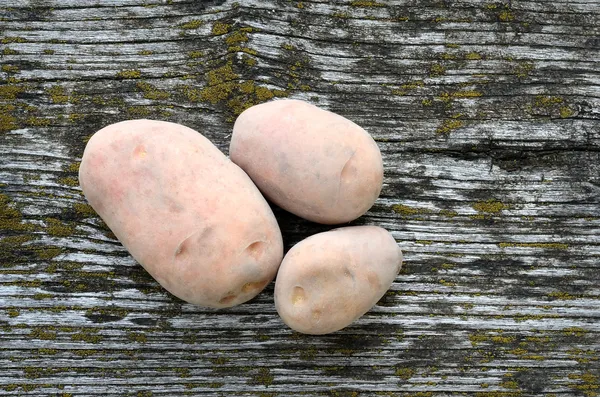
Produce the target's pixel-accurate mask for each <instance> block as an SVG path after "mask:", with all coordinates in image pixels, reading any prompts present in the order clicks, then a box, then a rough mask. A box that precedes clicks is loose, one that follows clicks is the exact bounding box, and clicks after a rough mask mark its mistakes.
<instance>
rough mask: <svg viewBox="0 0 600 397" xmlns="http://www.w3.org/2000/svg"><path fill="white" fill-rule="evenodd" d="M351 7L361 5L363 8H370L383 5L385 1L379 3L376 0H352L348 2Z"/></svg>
mask: <svg viewBox="0 0 600 397" xmlns="http://www.w3.org/2000/svg"><path fill="white" fill-rule="evenodd" d="M350 5H351V6H352V7H363V8H371V7H385V3H380V2H377V1H370V0H354V1H352V2H350Z"/></svg>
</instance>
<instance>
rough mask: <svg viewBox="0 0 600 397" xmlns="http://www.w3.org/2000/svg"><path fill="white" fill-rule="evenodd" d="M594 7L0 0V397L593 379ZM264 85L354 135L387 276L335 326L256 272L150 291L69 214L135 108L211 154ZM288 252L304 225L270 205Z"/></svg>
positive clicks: (469, 391)
mask: <svg viewBox="0 0 600 397" xmlns="http://www.w3.org/2000/svg"><path fill="white" fill-rule="evenodd" d="M599 37H600V3H599V2H598V1H597V0H576V1H566V0H560V1H552V2H549V1H525V0H513V1H508V2H480V1H475V0H463V1H455V0H451V1H433V0H424V1H412V0H394V1H385V2H384V1H301V2H298V1H284V0H268V1H256V0H252V1H244V2H239V3H234V2H230V1H202V2H200V1H185V0H182V1H178V0H167V1H157V0H148V1H142V0H118V1H117V0H94V1H83V0H60V1H58V0H45V1H40V0H0V54H1V55H0V56H1V70H0V79H1V80H0V326H1V328H0V367H1V368H2V371H0V395H14V396H18V395H28V396H48V395H52V396H65V397H66V396H100V395H101V396H122V395H129V396H179V395H191V396H201V395H219V396H229V395H240V396H286V395H306V396H313V395H314V396H316V395H329V396H376V395H389V396H404V395H406V396H409V395H410V396H419V397H430V396H434V395H440V396H441V395H444V396H446V395H458V394H461V395H474V396H477V397H521V396H523V397H525V396H531V395H546V396H552V395H554V396H585V397H594V396H597V395H598V394H599V393H600V381H599V377H600V364H599V362H598V359H599V357H600V352H599V349H600V342H599V341H600V321H599V319H600V63H599V59H600V39H599ZM278 97H290V98H298V99H304V100H307V101H311V102H312V103H315V104H317V105H318V106H322V107H324V108H326V109H329V110H332V111H335V112H337V113H340V114H342V115H344V116H346V117H348V118H349V119H351V120H353V121H355V122H356V123H358V124H360V125H362V126H363V127H365V128H366V129H367V130H368V131H369V132H370V133H371V134H372V135H373V136H374V138H375V139H376V141H377V143H378V145H379V147H380V149H381V151H382V154H383V156H384V163H385V185H384V189H383V191H382V195H381V197H380V199H379V200H378V201H377V203H376V204H375V206H374V207H373V208H372V209H371V210H370V211H369V213H368V214H367V215H366V216H364V217H362V218H360V219H359V220H357V221H356V222H354V223H355V224H376V225H381V226H383V227H385V228H387V229H388V230H390V231H392V233H393V235H394V237H395V238H396V239H397V241H398V244H399V246H400V247H401V248H402V249H403V251H404V253H405V259H406V264H405V269H404V270H403V272H402V274H401V275H399V276H398V278H397V279H396V281H395V283H394V284H393V286H392V288H391V289H390V291H389V292H388V293H387V294H386V296H385V297H384V298H383V299H382V300H381V301H380V302H379V303H378V305H377V306H376V307H374V308H373V309H372V310H371V311H370V312H369V313H368V314H367V315H366V316H364V317H363V318H361V319H360V320H358V321H357V322H356V323H355V324H353V325H352V326H350V327H349V328H347V329H345V330H343V331H341V332H338V333H335V334H332V335H326V336H319V337H314V336H311V337H309V336H304V335H300V334H297V333H294V332H292V331H290V330H289V329H287V328H286V327H285V326H284V325H283V323H282V322H281V321H280V319H279V318H278V316H277V313H276V312H275V309H274V305H273V296H272V294H273V289H272V286H269V287H268V288H267V290H266V291H265V292H264V293H263V294H261V295H260V296H259V297H257V298H256V299H254V300H253V301H252V302H250V303H248V304H244V305H241V306H238V307H235V308H232V309H229V310H220V311H217V310H207V309H202V308H199V307H194V306H192V305H189V304H186V303H183V302H181V301H179V300H177V299H176V298H174V297H172V296H170V295H169V294H167V293H166V292H165V291H164V290H162V289H161V288H160V286H159V285H158V284H157V283H156V282H154V281H153V280H152V279H151V278H150V277H149V276H148V275H147V273H145V272H144V271H143V269H142V268H141V267H140V266H139V265H138V264H136V263H135V261H134V260H133V259H132V258H131V257H130V256H129V255H128V254H127V252H126V251H125V250H124V249H123V247H122V246H121V245H120V244H119V243H118V242H117V241H116V240H115V239H114V236H112V234H111V233H110V231H109V230H108V229H107V228H106V227H105V226H104V225H103V223H102V222H101V220H100V219H99V218H98V217H97V216H96V215H95V214H94V213H93V211H91V209H90V207H89V206H87V205H86V203H85V199H84V198H83V196H82V194H81V190H80V189H79V187H78V181H77V169H78V161H79V160H80V157H81V154H82V152H83V148H84V147H85V142H86V139H87V138H89V136H90V135H91V134H93V133H94V132H95V131H96V130H98V129H100V128H102V127H103V126H105V125H107V124H110V123H113V122H116V121H120V120H125V119H131V118H154V119H161V120H168V121H174V122H179V123H182V124H185V125H187V126H189V127H192V128H195V129H197V130H198V131H200V132H201V133H203V134H204V135H205V136H207V137H208V138H209V139H211V140H212V141H213V142H214V143H215V144H216V145H217V146H218V147H219V148H220V149H222V150H223V151H225V152H226V151H227V147H228V142H229V134H230V132H231V128H232V122H233V120H235V117H236V116H237V115H238V114H239V113H240V112H241V111H242V110H243V109H245V108H247V107H249V106H251V105H253V104H257V103H261V102H264V101H267V100H271V99H274V98H278ZM275 212H276V215H277V216H278V218H279V220H280V224H281V228H282V230H283V232H284V240H285V243H286V246H287V247H288V248H289V247H290V246H291V245H293V244H294V243H295V242H297V241H299V240H301V239H302V238H305V237H307V236H308V235H310V234H312V233H315V232H318V231H322V230H327V227H324V226H319V225H315V224H311V223H310V222H307V221H303V220H300V219H298V218H296V217H294V216H292V215H289V214H286V213H284V212H283V211H282V210H279V209H277V208H275Z"/></svg>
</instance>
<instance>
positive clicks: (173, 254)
mask: <svg viewBox="0 0 600 397" xmlns="http://www.w3.org/2000/svg"><path fill="white" fill-rule="evenodd" d="M79 181H80V184H81V188H82V189H83V192H84V194H85V197H86V198H87V200H88V201H89V203H90V205H91V206H92V207H93V208H94V210H96V212H98V214H99V215H100V216H101V217H102V219H103V220H104V221H105V222H106V224H107V225H108V227H110V229H111V230H112V231H113V233H114V234H115V236H117V238H118V239H119V241H121V243H122V244H123V245H124V246H125V248H127V250H128V251H129V252H130V253H131V255H132V256H133V257H134V258H135V259H136V260H137V261H138V262H139V263H140V264H141V265H142V266H143V267H144V268H145V269H146V270H147V271H148V273H150V275H152V277H154V278H155V279H156V280H157V281H158V282H159V283H160V284H161V285H162V286H163V287H164V288H166V289H167V290H168V291H169V292H171V293H172V294H173V295H175V296H177V297H179V298H181V299H183V300H185V301H187V302H190V303H194V304H197V305H201V306H207V307H214V308H223V307H229V306H234V305H237V304H240V303H242V302H245V301H247V300H249V299H251V298H252V297H254V296H256V295H257V294H258V293H259V292H260V291H261V290H262V289H263V288H264V287H265V286H266V285H267V284H268V283H269V282H270V281H271V280H272V279H273V278H274V277H275V274H276V272H277V268H278V266H279V264H280V263H281V258H282V256H283V244H282V237H281V232H280V230H279V226H278V224H277V221H276V220H275V216H274V215H273V212H272V211H271V209H270V207H269V205H268V204H267V202H266V200H265V199H264V198H263V197H262V195H261V194H260V192H259V191H258V189H257V188H256V186H255V185H254V184H253V183H252V181H251V180H250V178H248V176H247V175H246V174H245V173H244V171H242V170H241V169H240V168H239V167H238V166H237V165H235V164H233V163H232V162H231V161H229V160H228V159H227V157H225V155H223V153H221V152H220V151H219V149H217V147H215V146H214V145H213V144H212V143H211V142H210V141H209V140H208V139H206V138H205V137H203V136H202V135H200V134H199V133H198V132H196V131H194V130H192V129H190V128H187V127H184V126H182V125H178V124H174V123H168V122H163V121H153V120H130V121H124V122H120V123H117V124H113V125H110V126H108V127H106V128H103V129H101V130H100V131H98V132H97V133H96V134H94V136H93V137H92V138H91V139H90V141H89V143H88V144H87V146H86V148H85V152H84V154H83V159H82V161H81V166H80V170H79Z"/></svg>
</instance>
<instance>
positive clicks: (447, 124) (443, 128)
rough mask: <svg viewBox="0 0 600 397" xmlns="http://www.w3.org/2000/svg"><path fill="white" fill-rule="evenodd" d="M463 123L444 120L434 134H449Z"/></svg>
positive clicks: (455, 120)
mask: <svg viewBox="0 0 600 397" xmlns="http://www.w3.org/2000/svg"><path fill="white" fill-rule="evenodd" d="M464 125H465V123H464V122H463V121H462V120H457V119H446V120H444V121H443V122H442V124H440V125H439V126H438V127H437V128H436V130H435V132H436V133H438V134H449V133H450V132H452V131H454V130H457V129H459V128H461V127H463V126H464Z"/></svg>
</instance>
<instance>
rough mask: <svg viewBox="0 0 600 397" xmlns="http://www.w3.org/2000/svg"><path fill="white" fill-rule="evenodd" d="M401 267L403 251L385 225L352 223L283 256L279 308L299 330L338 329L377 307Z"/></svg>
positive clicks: (277, 298)
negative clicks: (356, 224)
mask: <svg viewBox="0 0 600 397" xmlns="http://www.w3.org/2000/svg"><path fill="white" fill-rule="evenodd" d="M401 266H402V252H401V251H400V249H399V248H398V246H397V245H396V241H395V240H394V238H393V237H392V235H391V234H389V233H388V232H387V231H386V230H385V229H382V228H380V227H376V226H349V227H344V228H339V229H334V230H330V231H328V232H324V233H319V234H315V235H313V236H311V237H308V238H307V239H305V240H303V241H301V242H299V243H298V244H296V245H295V246H293V247H292V249H290V250H289V252H288V253H287V254H286V255H285V257H284V258H283V262H282V264H281V267H280V268H279V272H278V273H277V279H276V281H275V307H276V308H277V312H278V313H279V315H280V316H281V319H282V320H283V321H284V322H285V323H286V324H287V325H288V326H289V327H290V328H292V329H294V330H296V331H298V332H302V333H305V334H314V335H320V334H327V333H331V332H335V331H338V330H340V329H342V328H344V327H346V326H347V325H349V324H350V323H352V322H353V321H354V320H356V319H357V318H359V317H360V316H362V315H363V314H365V313H366V312H367V311H368V310H369V309H371V308H372V307H373V306H374V305H375V304H376V303H377V301H378V300H379V299H381V297H382V296H383V295H384V294H385V292H386V291H387V290H388V289H389V287H390V286H391V285H392V283H393V281H394V279H395V277H396V275H397V274H398V272H399V271H400V268H401Z"/></svg>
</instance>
